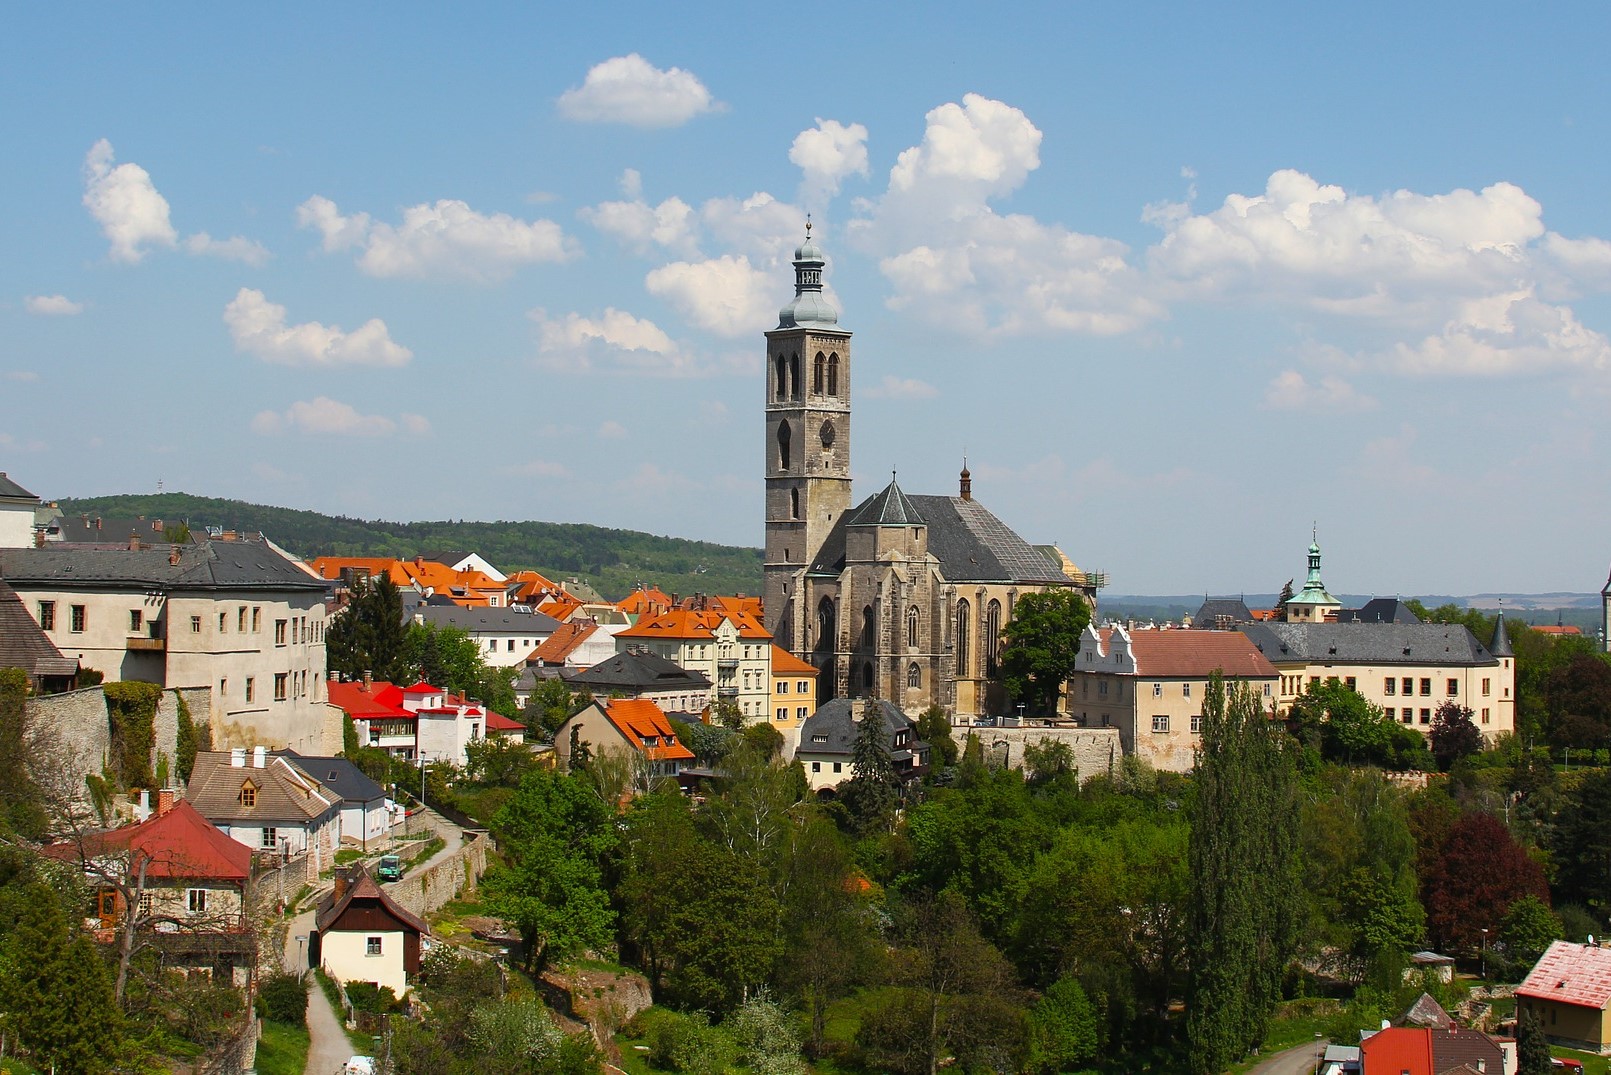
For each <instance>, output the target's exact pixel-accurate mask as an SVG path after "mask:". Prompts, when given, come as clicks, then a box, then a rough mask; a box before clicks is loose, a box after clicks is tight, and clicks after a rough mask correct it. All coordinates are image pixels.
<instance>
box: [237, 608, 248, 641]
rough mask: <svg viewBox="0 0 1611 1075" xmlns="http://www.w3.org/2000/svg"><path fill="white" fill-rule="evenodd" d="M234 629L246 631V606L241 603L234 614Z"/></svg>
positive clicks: (243, 632)
mask: <svg viewBox="0 0 1611 1075" xmlns="http://www.w3.org/2000/svg"><path fill="white" fill-rule="evenodd" d="M235 630H237V631H239V632H240V633H241V634H245V633H246V606H245V605H242V606H241V607H240V609H239V610H238V611H237V612H236V614H235Z"/></svg>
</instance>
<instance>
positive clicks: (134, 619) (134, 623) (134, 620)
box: [129, 608, 145, 635]
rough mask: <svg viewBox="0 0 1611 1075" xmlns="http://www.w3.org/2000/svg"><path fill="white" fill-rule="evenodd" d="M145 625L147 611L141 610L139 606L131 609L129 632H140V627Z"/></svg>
mask: <svg viewBox="0 0 1611 1075" xmlns="http://www.w3.org/2000/svg"><path fill="white" fill-rule="evenodd" d="M144 626H145V613H143V612H141V611H140V610H139V609H137V608H131V609H129V634H131V635H137V634H139V633H140V629H141V628H142V627H144Z"/></svg>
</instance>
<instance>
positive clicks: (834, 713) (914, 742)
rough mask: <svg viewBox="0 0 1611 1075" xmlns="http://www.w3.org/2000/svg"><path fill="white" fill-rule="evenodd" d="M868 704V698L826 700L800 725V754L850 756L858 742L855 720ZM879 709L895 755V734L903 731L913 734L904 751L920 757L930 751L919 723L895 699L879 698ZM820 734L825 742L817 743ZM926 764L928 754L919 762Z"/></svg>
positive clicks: (888, 742)
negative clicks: (890, 700) (922, 736)
mask: <svg viewBox="0 0 1611 1075" xmlns="http://www.w3.org/2000/svg"><path fill="white" fill-rule="evenodd" d="M866 704H867V700H866V699H865V698H835V699H833V700H832V701H829V702H824V703H823V704H822V705H821V706H819V707H818V708H817V711H816V712H815V713H813V714H811V715H810V716H809V717H807V718H806V722H805V724H803V725H802V726H801V728H800V745H799V747H798V748H797V750H798V753H801V754H841V755H843V756H845V757H846V758H848V757H850V755H851V753H852V751H853V750H854V748H855V745H856V721H857V720H858V719H860V717H861V711H862V707H863V706H864V705H866ZM878 712H879V715H881V716H882V717H883V718H884V727H885V729H886V730H887V732H888V740H887V746H888V747H889V750H890V752H891V753H892V754H895V753H898V752H897V751H896V749H895V733H896V732H900V731H910V732H911V733H912V737H911V738H910V739H909V740H907V743H906V746H905V747H902V748H901V751H909V752H911V753H914V754H918V755H920V756H926V755H927V754H928V750H929V745H928V744H927V743H925V742H923V741H922V740H920V739H918V738H917V724H916V722H915V721H913V720H912V718H911V717H908V716H907V715H906V714H905V713H902V712H901V711H900V710H899V709H897V708H895V705H894V703H893V702H889V701H886V700H885V699H882V698H880V699H879V700H878ZM819 737H825V738H824V741H823V742H820V743H819V742H817V739H818V738H819ZM925 763H926V757H922V758H920V760H919V763H918V764H920V765H921V764H925Z"/></svg>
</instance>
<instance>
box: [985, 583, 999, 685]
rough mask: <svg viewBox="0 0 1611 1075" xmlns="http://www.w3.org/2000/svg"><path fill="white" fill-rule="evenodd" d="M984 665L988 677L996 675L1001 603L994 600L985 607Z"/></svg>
mask: <svg viewBox="0 0 1611 1075" xmlns="http://www.w3.org/2000/svg"><path fill="white" fill-rule="evenodd" d="M984 643H985V665H986V670H987V671H988V672H989V674H990V675H995V674H996V657H997V653H996V648H997V647H998V646H1000V645H1001V602H1000V601H997V600H996V599H995V598H991V599H990V603H989V604H988V605H986V606H985V637H984Z"/></svg>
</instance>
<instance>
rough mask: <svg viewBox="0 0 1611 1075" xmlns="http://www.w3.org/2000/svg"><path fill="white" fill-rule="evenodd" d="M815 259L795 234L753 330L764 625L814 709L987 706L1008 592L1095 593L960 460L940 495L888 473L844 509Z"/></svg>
mask: <svg viewBox="0 0 1611 1075" xmlns="http://www.w3.org/2000/svg"><path fill="white" fill-rule="evenodd" d="M824 264H825V258H824V257H823V255H822V252H821V250H820V249H819V247H818V246H817V244H816V243H815V241H813V240H812V239H811V236H810V229H809V227H808V228H807V234H806V241H805V242H804V243H802V244H801V245H800V247H799V248H798V249H797V250H796V251H795V255H794V270H795V295H794V300H793V301H792V302H790V303H789V304H788V305H787V306H785V307H783V309H782V310H781V311H780V312H779V315H778V327H777V328H775V329H773V330H772V331H770V332H768V333H767V334H766V340H767V357H766V442H765V459H766V467H765V473H766V566H765V617H766V627H767V629H768V630H769V631H771V632H772V635H773V638H774V639H775V641H776V642H777V644H778V645H779V646H781V647H782V648H783V649H785V650H787V651H789V652H790V653H792V654H794V655H795V656H796V657H798V658H800V659H801V660H804V661H806V662H807V663H809V664H811V665H812V666H814V667H816V668H817V669H819V670H820V675H819V677H818V682H817V695H818V701H819V702H827V701H828V700H830V699H832V698H835V697H845V696H849V697H876V698H882V699H885V700H888V701H890V702H892V703H894V704H895V705H897V706H899V707H900V708H901V709H902V710H904V711H905V712H907V713H918V712H921V711H922V710H924V709H926V708H927V707H928V706H930V705H935V704H937V705H940V706H943V707H945V708H946V709H947V710H949V711H951V712H952V713H954V714H956V715H959V716H975V715H980V714H987V713H991V712H995V711H998V710H999V709H1000V707H1001V706H1003V705H1004V704H1005V698H1004V697H1002V696H1001V692H1000V689H999V687H998V686H996V685H994V684H993V683H992V682H991V676H992V673H993V672H994V671H995V662H996V658H997V656H998V654H999V652H1000V645H1001V635H1002V631H1003V629H1004V628H1005V627H1006V625H1007V623H1008V622H1009V621H1010V620H1011V618H1012V611H1013V606H1014V605H1015V604H1016V602H1017V600H1018V598H1019V597H1021V596H1022V595H1023V594H1026V593H1037V592H1041V591H1043V590H1047V589H1053V588H1078V589H1081V590H1082V591H1083V592H1084V593H1085V594H1086V596H1087V597H1088V598H1089V599H1091V600H1093V602H1094V598H1095V590H1094V588H1092V587H1091V586H1089V585H1088V580H1087V578H1086V577H1085V576H1084V575H1083V573H1081V572H1079V570H1078V569H1077V568H1073V567H1072V565H1071V564H1070V562H1069V561H1068V559H1067V557H1065V556H1063V554H1062V553H1061V552H1060V551H1058V550H1057V549H1055V548H1052V547H1051V546H1040V547H1037V546H1032V545H1030V544H1029V543H1027V542H1026V541H1024V539H1023V538H1021V537H1019V536H1018V535H1017V534H1016V533H1014V532H1013V531H1012V530H1011V529H1010V528H1008V527H1007V526H1006V525H1005V524H1004V523H1002V522H1001V520H1000V519H998V518H996V517H995V516H994V515H993V514H991V513H990V512H989V511H988V510H987V509H986V508H985V507H984V506H983V505H981V504H979V503H978V502H977V501H976V500H974V499H973V493H972V487H971V478H970V475H969V473H968V471H967V468H966V467H964V468H963V470H962V475H961V483H960V487H959V490H958V495H956V496H908V495H907V494H906V493H904V492H902V490H901V488H900V486H899V485H898V484H897V483H896V481H895V479H894V477H893V476H891V479H890V482H889V484H888V485H887V486H886V487H885V488H884V489H883V490H882V491H880V492H879V493H878V494H876V495H875V496H873V497H870V498H868V499H867V500H865V501H863V502H862V503H861V504H859V505H855V506H852V505H853V501H852V499H851V488H850V428H851V422H850V417H851V406H850V387H851V346H850V336H851V334H850V333H849V332H848V331H846V330H845V329H843V328H840V327H839V315H838V313H837V312H836V311H835V310H834V309H833V307H832V306H831V305H829V303H828V301H827V299H826V298H825V297H824V295H823V292H822V270H823V266H824Z"/></svg>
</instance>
